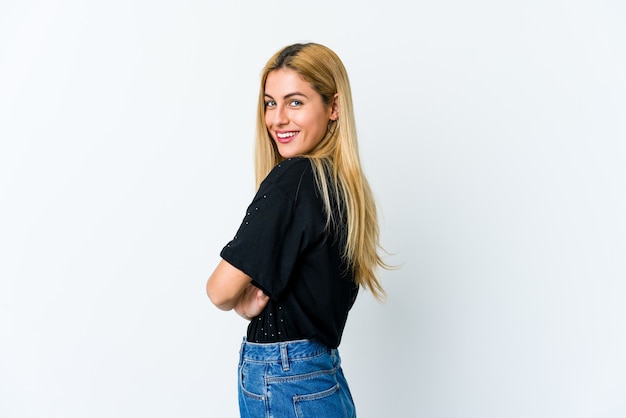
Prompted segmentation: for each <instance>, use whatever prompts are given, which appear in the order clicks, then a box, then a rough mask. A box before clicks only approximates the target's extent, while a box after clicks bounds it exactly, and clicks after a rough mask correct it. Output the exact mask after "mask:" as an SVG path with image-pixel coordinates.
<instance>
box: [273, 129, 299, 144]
mask: <svg viewBox="0 0 626 418" xmlns="http://www.w3.org/2000/svg"><path fill="white" fill-rule="evenodd" d="M274 133H275V135H276V141H278V142H280V143H281V144H288V143H289V142H291V141H293V140H294V139H295V138H296V137H297V136H298V134H299V133H300V131H274ZM290 133H293V135H290V136H283V137H281V136H280V135H284V134H290Z"/></svg>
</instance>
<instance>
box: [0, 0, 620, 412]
mask: <svg viewBox="0 0 626 418" xmlns="http://www.w3.org/2000/svg"><path fill="white" fill-rule="evenodd" d="M212 3H215V4H212ZM223 3H226V2H223ZM505 3H506V4H505ZM217 4H218V3H217V2H210V1H209V2H206V1H176V2H174V1H172V2H165V1H146V0H144V1H142V0H130V1H129V0H126V1H121V0H112V1H108V2H80V1H72V0H56V1H52V0H51V1H20V2H18V1H10V0H9V1H7V0H5V1H3V2H1V3H0V141H1V142H0V144H1V145H0V199H1V203H0V212H1V213H0V257H1V258H0V277H1V281H0V416H1V417H3V418H13V417H16V418H17V417H19V418H22V417H68V418H69V417H71V418H74V417H77V418H78V417H80V418H82V417H135V416H151V417H181V416H185V417H233V416H236V414H237V413H236V389H235V385H236V376H235V375H236V372H235V367H236V361H237V350H238V346H239V342H240V339H241V336H242V335H243V333H244V331H245V322H244V321H243V320H241V319H239V318H238V317H236V316H235V315H234V314H232V313H223V312H221V311H218V310H217V309H215V308H214V307H212V306H211V305H210V303H209V301H208V299H207V298H206V296H205V294H204V283H205V280H206V278H207V276H208V275H209V274H210V273H211V271H212V269H213V267H214V266H215V264H216V263H217V261H218V257H219V250H220V249H221V247H222V246H223V245H224V244H225V243H226V242H227V241H228V240H229V239H230V238H231V236H232V234H233V233H234V231H235V230H236V228H237V227H238V225H239V221H240V219H241V218H242V216H243V210H244V208H245V206H246V205H247V203H248V201H249V199H250V198H251V196H252V194H253V184H252V183H253V181H252V136H253V130H254V111H255V101H256V95H257V88H258V86H257V84H258V76H259V73H260V70H261V68H262V66H263V64H264V63H265V61H266V60H267V58H269V56H270V55H271V54H272V53H273V52H275V51H276V50H278V49H279V48H281V47H282V46H284V45H287V44H289V43H293V42H297V41H316V42H320V43H324V44H326V45H328V46H330V47H331V48H333V49H334V50H335V51H336V52H337V53H338V54H339V55H340V56H341V57H342V58H343V60H344V62H345V64H346V66H347V68H348V71H349V73H350V75H351V80H352V84H353V90H354V98H355V103H356V112H357V118H358V120H357V123H358V126H359V133H360V141H361V151H362V157H363V162H364V165H365V169H366V171H367V174H368V176H369V178H370V181H371V183H372V186H373V188H374V190H375V192H376V195H377V198H378V200H379V203H380V212H381V213H380V214H381V228H382V238H383V244H384V245H385V247H386V248H387V250H389V251H390V252H392V253H395V255H394V256H392V257H390V258H389V261H390V262H393V263H403V266H402V268H401V269H400V270H397V271H393V272H384V273H383V275H382V280H383V283H384V285H385V286H386V288H387V290H388V293H389V297H388V301H387V303H385V304H379V303H377V302H375V301H374V300H373V298H372V297H371V295H369V294H362V295H361V297H360V299H359V300H358V302H357V304H356V306H355V308H354V309H353V311H352V314H351V317H350V320H349V323H348V326H347V329H346V332H345V334H344V341H343V343H342V345H341V347H340V348H341V351H342V355H343V358H344V369H345V372H346V374H347V376H348V379H349V380H350V383H351V386H352V389H353V394H354V397H355V400H356V402H357V408H358V409H359V416H360V417H363V418H366V417H382V416H394V417H428V418H439V417H441V418H457V417H458V418H469V417H480V418H490V417H494V418H496V417H498V418H501V417H507V418H509V417H534V418H537V417H550V418H552V417H570V418H571V417H593V418H600V417H624V416H626V397H624V393H625V392H626V357H625V356H624V352H626V331H625V325H624V324H625V320H626V307H625V306H624V302H623V301H624V296H625V292H626V285H625V284H624V280H625V279H626V262H625V258H626V257H625V255H626V238H625V236H626V221H625V220H624V214H625V213H626V195H625V191H626V169H625V168H624V166H625V162H626V150H625V148H626V146H625V145H624V142H625V139H626V117H625V115H626V29H625V26H624V21H626V6H625V4H624V3H623V2H621V1H618V0H615V1H592V0H587V1H576V0H575V1H569V2H565V1H556V0H548V1H541V2H539V1H530V2H496V1H491V2H490V1H487V0H479V1H478V2H463V1H459V0H457V1H453V0H447V1H442V2H426V1H422V2H405V1H385V2H377V3H372V2H364V1H359V2H356V1H354V2H335V1H319V2H314V3H311V2H304V3H301V2H288V1H275V0H274V1H271V0H268V1H265V2H257V1H252V0H250V1H245V2H231V3H229V5H228V6H226V5H217Z"/></svg>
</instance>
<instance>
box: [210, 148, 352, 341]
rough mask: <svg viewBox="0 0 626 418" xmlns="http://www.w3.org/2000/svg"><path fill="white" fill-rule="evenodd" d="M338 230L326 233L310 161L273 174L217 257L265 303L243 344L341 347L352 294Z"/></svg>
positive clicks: (293, 160) (296, 160)
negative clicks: (311, 343)
mask: <svg viewBox="0 0 626 418" xmlns="http://www.w3.org/2000/svg"><path fill="white" fill-rule="evenodd" d="M339 230H341V228H335V227H334V226H332V225H331V226H330V227H327V226H326V214H325V211H324V205H323V201H322V199H321V197H320V193H319V191H318V188H317V185H316V182H315V177H314V174H313V169H312V167H311V162H310V161H309V160H308V159H306V158H290V159H288V160H285V161H283V162H281V163H280V164H278V165H276V167H274V169H272V171H271V172H270V173H269V174H268V175H267V177H266V178H265V180H263V182H262V183H261V186H260V187H259V190H258V192H257V194H256V196H255V197H254V199H253V201H252V204H250V206H249V207H248V210H247V211H246V215H245V217H244V219H243V222H242V223H241V226H240V227H239V230H238V231H237V235H235V237H234V238H233V240H232V241H230V242H229V243H228V244H227V245H226V246H225V247H224V248H223V249H222V252H221V254H220V255H221V257H222V258H223V259H224V260H226V261H228V262H229V263H230V264H232V265H233V266H235V267H237V268H238V269H239V270H241V271H243V272H244V273H246V274H247V275H248V276H250V277H251V278H252V283H253V284H254V285H255V286H257V287H258V288H260V289H262V290H263V291H264V292H265V293H266V294H267V295H268V296H270V301H269V303H268V304H267V306H266V307H265V309H264V310H263V312H261V314H260V315H259V316H258V317H256V318H253V319H252V320H251V321H250V325H249V326H248V333H247V339H248V341H250V342H259V343H270V342H279V341H293V340H299V339H317V340H318V341H321V342H323V343H324V344H326V345H328V346H329V347H332V348H336V347H337V346H339V343H340V341H341V335H342V333H343V329H344V326H345V324H346V319H347V317H348V311H349V310H350V308H351V307H352V305H353V303H354V301H355V299H356V296H357V293H358V286H357V285H356V283H355V282H354V277H353V274H352V271H351V270H350V269H349V268H347V266H346V263H345V262H344V261H343V260H342V257H341V253H342V248H343V245H344V242H343V238H342V237H341V236H342V235H343V234H341V233H338V232H337V231H339Z"/></svg>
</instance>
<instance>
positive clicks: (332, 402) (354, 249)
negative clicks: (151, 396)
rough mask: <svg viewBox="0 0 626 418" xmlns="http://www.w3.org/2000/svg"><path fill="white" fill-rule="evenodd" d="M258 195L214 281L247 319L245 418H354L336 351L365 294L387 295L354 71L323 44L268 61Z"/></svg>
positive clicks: (215, 296) (219, 299)
mask: <svg viewBox="0 0 626 418" xmlns="http://www.w3.org/2000/svg"><path fill="white" fill-rule="evenodd" d="M256 181H257V187H258V191H257V193H256V196H255V197H254V199H253V201H252V203H251V204H250V206H249V207H248V209H247V211H246V214H245V216H244V219H243V222H242V224H241V226H240V228H239V230H238V231H237V234H236V235H235V237H234V238H233V239H232V240H231V241H230V242H229V243H228V244H227V245H226V246H225V247H224V249H223V250H222V252H221V253H220V255H221V257H222V260H221V261H220V263H219V264H218V266H217V268H216V269H215V271H214V272H213V274H212V275H211V277H210V278H209V280H208V282H207V294H208V295H209V298H210V299H211V301H212V302H213V303H214V304H215V305H216V306H217V307H218V308H220V309H223V310H231V309H234V310H235V311H236V312H237V313H238V314H239V315H241V316H242V317H244V318H246V319H248V320H250V324H249V325H248V331H247V336H246V338H244V341H243V344H242V346H241V352H240V362H239V408H240V412H241V416H242V417H270V416H273V417H281V418H282V417H321V416H323V417H326V418H328V417H354V416H356V412H355V407H354V403H353V400H352V396H351V395H350V390H349V388H348V384H347V382H346V379H345V378H344V375H343V371H342V369H341V361H340V357H339V353H338V351H337V347H338V346H339V343H340V341H341V336H342V333H343V329H344V326H345V323H346V319H347V317H348V311H349V310H350V308H351V307H352V305H353V303H354V301H355V299H356V296H357V293H358V290H359V287H364V288H365V289H368V290H370V291H371V292H372V293H373V294H374V296H375V297H377V298H379V299H382V298H383V296H384V291H383V289H382V287H381V285H380V283H379V281H378V279H377V276H376V271H377V268H378V267H384V268H386V267H387V265H386V264H385V263H384V262H383V260H382V259H381V257H380V255H379V252H378V250H379V245H378V244H379V242H378V236H379V232H378V222H377V217H376V206H375V203H374V199H373V197H372V192H371V191H370V188H369V186H368V183H367V180H366V179H365V177H364V175H363V172H362V170H361V165H360V162H359V155H358V149H357V136H356V128H355V122H354V112H353V108H352V93H351V91H350V83H349V80H348V75H347V72H346V70H345V68H344V66H343V63H342V62H341V60H340V59H339V57H338V56H337V55H336V54H335V53H334V52H333V51H331V50H330V49H328V48H327V47H325V46H322V45H319V44H313V43H309V44H295V45H291V46H288V47H286V48H284V49H282V50H281V51H279V52H278V53H276V54H275V55H274V56H273V57H272V58H271V59H270V60H269V62H268V63H267V65H266V66H265V68H264V70H263V73H262V76H261V89H260V94H259V104H258V113H257V141H256Z"/></svg>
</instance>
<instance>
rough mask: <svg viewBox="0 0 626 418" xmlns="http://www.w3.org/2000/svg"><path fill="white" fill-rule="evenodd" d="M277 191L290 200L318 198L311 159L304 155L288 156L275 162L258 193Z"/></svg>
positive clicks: (264, 193)
mask: <svg viewBox="0 0 626 418" xmlns="http://www.w3.org/2000/svg"><path fill="white" fill-rule="evenodd" d="M275 193H278V194H279V195H282V196H284V197H286V198H287V199H289V200H290V201H292V202H294V203H295V202H296V201H300V200H302V199H305V198H306V199H307V200H308V198H313V199H314V200H317V199H318V192H317V183H316V180H315V175H314V173H313V167H312V165H311V161H310V160H309V159H308V158H305V157H296V158H289V159H287V160H284V161H281V162H280V163H279V164H277V165H276V166H275V167H274V168H273V169H272V171H270V173H269V174H268V175H267V176H266V177H265V180H263V182H262V183H261V187H260V188H259V193H258V194H260V195H263V196H265V195H266V194H267V195H268V196H269V194H272V195H273V194H275Z"/></svg>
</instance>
